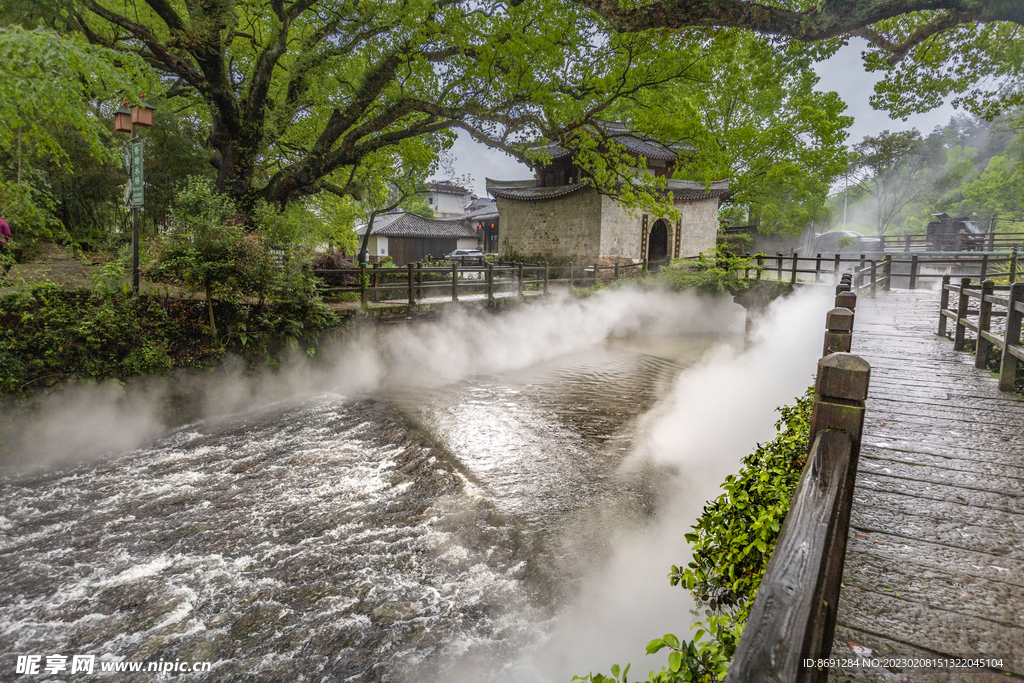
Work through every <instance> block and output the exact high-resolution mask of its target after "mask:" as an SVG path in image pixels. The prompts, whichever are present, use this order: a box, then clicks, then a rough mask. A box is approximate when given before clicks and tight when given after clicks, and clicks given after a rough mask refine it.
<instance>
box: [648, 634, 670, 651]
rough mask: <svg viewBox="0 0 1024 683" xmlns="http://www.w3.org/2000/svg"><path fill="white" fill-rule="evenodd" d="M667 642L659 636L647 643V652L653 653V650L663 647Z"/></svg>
mask: <svg viewBox="0 0 1024 683" xmlns="http://www.w3.org/2000/svg"><path fill="white" fill-rule="evenodd" d="M666 644H667V643H665V641H664V640H662V639H661V638H655V639H654V640H652V641H651V642H649V643H647V654H649V655H653V654H654V653H655V652H657V651H658V650H660V649H661V648H663V647H665V646H666Z"/></svg>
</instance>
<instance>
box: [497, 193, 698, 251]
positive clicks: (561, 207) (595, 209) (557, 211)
mask: <svg viewBox="0 0 1024 683" xmlns="http://www.w3.org/2000/svg"><path fill="white" fill-rule="evenodd" d="M497 204H498V211H499V213H500V214H501V245H500V251H502V252H504V251H505V250H506V249H508V248H511V249H513V250H515V251H516V252H517V253H519V254H523V255H528V256H534V255H542V254H550V255H552V256H572V257H576V258H577V259H582V260H585V261H591V260H597V259H598V257H600V261H601V263H602V264H604V263H608V264H611V263H616V262H618V263H620V264H622V263H628V262H630V261H634V260H638V259H640V254H641V249H640V239H641V215H640V213H639V212H637V213H630V212H629V211H627V210H626V209H625V208H623V207H622V206H621V205H620V204H619V203H618V202H616V201H615V200H613V199H611V198H609V197H606V196H602V195H600V194H598V193H597V191H596V190H593V189H590V188H586V189H583V190H579V191H577V192H573V193H572V194H568V195H565V196H564V197H559V198H556V199H545V200H541V201H519V200H509V199H500V198H499V199H498V200H497ZM676 208H678V209H679V213H680V216H681V219H682V228H681V230H680V240H679V256H681V257H686V256H696V255H697V254H700V253H702V252H704V251H707V250H708V249H711V248H713V247H714V246H715V236H716V235H717V234H718V199H717V198H713V199H702V200H699V201H695V202H677V203H676ZM657 220H658V216H648V223H647V225H648V231H649V230H650V228H652V227H653V226H654V223H655V222H656V221H657ZM666 221H667V222H668V224H669V231H668V255H669V256H670V257H673V256H675V253H674V250H675V239H676V236H675V232H676V223H675V221H672V220H669V219H666ZM506 240H507V242H506Z"/></svg>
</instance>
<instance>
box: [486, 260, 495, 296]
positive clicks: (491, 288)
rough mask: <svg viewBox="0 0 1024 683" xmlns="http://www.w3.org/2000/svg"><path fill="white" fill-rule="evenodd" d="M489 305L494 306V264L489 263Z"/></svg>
mask: <svg viewBox="0 0 1024 683" xmlns="http://www.w3.org/2000/svg"><path fill="white" fill-rule="evenodd" d="M487 303H488V304H491V305H493V304H494V264H493V263H490V262H488V263H487Z"/></svg>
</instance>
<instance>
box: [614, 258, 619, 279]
mask: <svg viewBox="0 0 1024 683" xmlns="http://www.w3.org/2000/svg"><path fill="white" fill-rule="evenodd" d="M615 279H616V280H618V279H619V262H618V261H616V262H615Z"/></svg>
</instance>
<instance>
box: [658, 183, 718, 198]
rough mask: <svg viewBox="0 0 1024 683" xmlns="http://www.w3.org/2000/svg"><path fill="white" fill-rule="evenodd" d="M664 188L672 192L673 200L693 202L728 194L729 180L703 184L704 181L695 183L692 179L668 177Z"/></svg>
mask: <svg viewBox="0 0 1024 683" xmlns="http://www.w3.org/2000/svg"><path fill="white" fill-rule="evenodd" d="M665 190H666V191H667V192H671V193H672V199H673V200H674V201H677V202H695V201H697V200H699V199H711V198H713V197H725V196H726V195H728V194H729V181H728V180H716V181H714V182H712V183H710V184H709V185H707V186H705V185H704V183H695V182H693V181H692V180H674V179H670V180H669V181H668V186H667V187H666V188H665Z"/></svg>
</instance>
